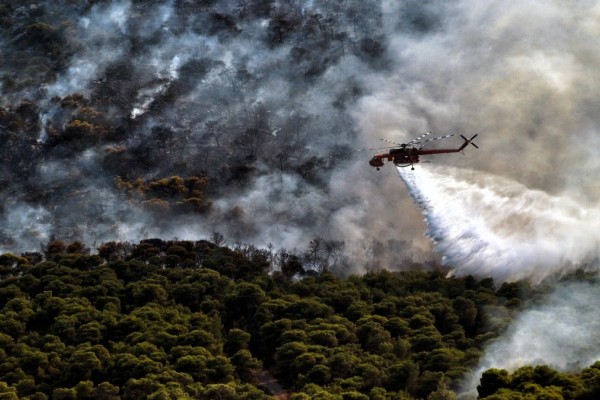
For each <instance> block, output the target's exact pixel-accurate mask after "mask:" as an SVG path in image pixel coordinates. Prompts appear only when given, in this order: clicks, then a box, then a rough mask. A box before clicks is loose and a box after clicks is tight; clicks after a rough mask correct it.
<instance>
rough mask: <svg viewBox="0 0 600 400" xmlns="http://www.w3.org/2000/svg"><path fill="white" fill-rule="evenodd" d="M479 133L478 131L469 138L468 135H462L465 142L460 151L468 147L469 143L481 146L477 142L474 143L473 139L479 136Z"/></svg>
mask: <svg viewBox="0 0 600 400" xmlns="http://www.w3.org/2000/svg"><path fill="white" fill-rule="evenodd" d="M477 135H479V134H478V133H476V134H475V135H474V136H473V137H472V138H471V139H467V138H466V137H464V136H463V135H460V137H461V138H463V139H464V140H465V142H464V143H463V144H462V146H460V148H459V151H462V150H463V149H464V148H465V147H467V146H468V145H469V144H471V145H472V146H474V147H475V148H476V149H478V148H479V146H477V145H476V144H475V143H473V139H475V138H476V137H477Z"/></svg>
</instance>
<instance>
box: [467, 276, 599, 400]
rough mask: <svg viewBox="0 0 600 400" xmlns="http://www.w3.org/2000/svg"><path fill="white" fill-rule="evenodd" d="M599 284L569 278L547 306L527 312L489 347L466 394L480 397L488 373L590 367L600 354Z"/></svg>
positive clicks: (566, 369)
mask: <svg viewBox="0 0 600 400" xmlns="http://www.w3.org/2000/svg"><path fill="white" fill-rule="evenodd" d="M597 293H598V283H597V282H596V283H589V282H569V283H566V284H563V285H561V286H559V287H557V288H556V289H555V290H554V291H553V292H552V293H550V294H549V295H548V296H546V298H544V299H543V303H542V304H541V305H537V306H533V307H530V308H529V309H527V310H525V311H524V312H522V313H521V314H520V315H519V316H518V317H517V318H516V319H515V320H514V321H513V323H512V324H511V326H510V327H509V329H508V330H507V332H505V334H504V335H503V336H502V337H501V338H499V339H497V340H495V341H494V342H493V343H492V344H491V345H489V346H488V347H487V348H486V352H485V355H484V357H483V358H482V359H481V360H480V361H479V365H478V366H477V368H475V370H474V371H473V372H472V373H471V375H470V376H469V377H467V379H466V380H465V383H464V385H463V393H464V397H463V398H470V397H472V398H476V395H477V393H476V388H477V385H478V384H479V378H480V376H481V374H482V372H483V371H485V370H487V369H490V368H502V369H506V370H508V371H511V372H512V371H514V370H516V369H517V368H519V367H522V366H526V365H548V366H550V367H552V368H554V369H557V370H559V371H574V370H578V369H581V368H585V367H588V366H589V365H591V364H593V363H594V362H596V361H597V360H598V359H599V358H600V333H599V332H600V316H599V315H598V306H599V305H600V304H599V301H598V296H597Z"/></svg>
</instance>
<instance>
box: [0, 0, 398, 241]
mask: <svg viewBox="0 0 600 400" xmlns="http://www.w3.org/2000/svg"><path fill="white" fill-rule="evenodd" d="M378 10H379V7H378V6H377V4H376V3H373V4H370V3H369V2H356V3H353V2H341V3H336V4H333V3H330V2H315V3H314V4H312V5H311V6H310V7H306V6H305V5H303V4H301V2H296V1H258V2H256V1H252V2H251V1H244V0H241V1H237V2H220V1H213V2H194V1H176V2H173V4H170V3H168V2H167V3H163V2H150V1H134V2H122V3H119V2H106V1H88V2H84V3H77V2H75V3H74V2H60V3H56V4H55V3H44V2H34V3H23V2H20V1H11V0H9V1H7V2H4V3H3V4H2V5H1V6H0V33H1V35H2V37H3V38H4V39H3V41H2V44H1V45H2V50H3V62H2V67H1V68H0V88H1V90H2V100H1V102H0V160H1V163H2V182H3V185H2V187H1V188H0V195H2V196H3V197H6V196H12V202H13V203H15V204H19V205H21V206H22V207H23V208H26V209H32V208H33V209H39V208H43V209H46V210H50V211H49V214H51V215H49V216H47V217H46V220H44V222H47V224H44V225H46V228H47V229H49V230H50V231H51V232H50V234H52V235H56V236H58V237H61V238H63V239H65V240H76V239H82V237H83V236H85V235H83V234H82V232H83V231H85V230H86V229H87V228H86V226H89V225H90V224H96V225H98V224H107V225H108V224H110V223H111V222H114V221H116V220H119V216H120V214H119V213H116V215H113V216H111V217H108V216H107V213H103V212H98V211H97V208H98V207H95V206H91V203H95V204H98V203H100V206H99V207H102V204H106V203H110V202H121V203H123V202H126V201H127V199H130V198H131V191H132V190H131V185H134V186H135V184H133V183H132V182H142V181H143V182H145V183H144V185H147V186H148V187H150V186H152V183H151V182H160V181H161V180H164V179H174V178H171V177H176V178H177V179H181V180H183V181H184V182H190V181H193V180H195V181H201V182H203V184H202V189H193V188H192V189H190V188H188V192H190V193H187V194H181V196H179V197H180V198H179V199H178V200H177V201H175V200H166V199H164V198H163V197H164V196H162V195H157V196H155V197H150V196H149V194H148V193H147V191H146V190H141V189H140V187H141V186H140V185H141V183H140V184H138V185H137V186H136V190H137V191H138V192H145V194H140V198H139V200H140V201H139V202H140V203H141V204H142V205H143V206H142V207H141V208H139V207H138V208H137V209H141V210H145V209H147V208H148V207H149V208H152V209H156V208H159V209H165V208H167V207H168V208H169V213H171V214H172V213H178V212H179V211H182V212H183V213H184V214H185V213H188V212H190V211H194V212H197V213H199V214H204V215H207V214H210V212H211V207H210V204H211V201H213V200H214V199H217V198H220V197H222V196H232V195H234V194H235V193H236V191H240V190H242V189H244V188H247V187H249V186H251V185H252V184H253V183H255V182H256V179H257V178H259V177H260V176H264V175H272V174H275V175H276V174H279V175H280V176H283V175H286V176H292V177H295V178H294V179H299V182H300V184H307V185H311V186H312V187H314V188H315V190H327V186H328V184H329V178H328V176H329V174H330V173H331V171H333V170H334V169H335V168H337V167H339V166H343V165H345V162H347V160H348V158H349V155H348V150H349V149H350V146H349V145H348V144H350V143H352V142H353V140H354V136H355V131H354V128H353V126H352V123H351V118H350V116H349V114H348V113H347V110H348V107H351V106H352V105H353V103H354V101H355V100H356V99H357V97H358V94H359V93H363V92H364V88H362V87H361V85H360V83H359V80H358V79H355V77H353V76H352V74H350V75H348V76H344V77H342V78H341V79H338V78H336V77H335V76H329V75H328V74H327V73H328V71H331V70H332V69H333V68H339V67H340V66H343V65H344V64H345V63H348V62H359V63H365V64H367V65H370V67H369V68H374V69H382V68H385V65H386V57H385V47H386V44H385V41H384V40H383V38H382V36H381V34H380V25H381V15H380V11H378ZM161 13H163V14H161ZM248 48H254V49H255V51H256V54H253V53H251V52H249V51H248V50H247V49H248ZM90 187H94V188H99V189H101V190H100V191H97V194H100V193H102V194H107V193H109V195H106V196H105V197H103V198H96V199H94V200H93V201H89V202H88V201H84V202H83V203H81V202H77V201H74V199H73V197H72V196H73V193H82V192H85V191H86V190H88V189H89V188H90ZM138 189H139V190H138ZM200 191H201V192H202V193H201V195H199V192H200ZM191 192H195V194H194V193H191ZM167 197H168V196H167ZM167 203H168V204H167ZM182 203H185V204H182ZM131 204H133V205H134V206H135V207H137V206H138V205H139V204H138V203H135V202H134V203H130V205H131ZM155 206H156V207H155ZM73 210H77V211H76V214H78V216H79V218H74V217H73ZM98 214H100V215H102V216H103V217H101V218H99V216H98ZM3 217H4V218H5V219H9V218H10V216H9V215H8V214H4V215H3ZM82 220H83V221H86V222H85V224H81V221H82ZM161 223H162V222H160V221H156V224H157V225H159V226H160V225H161ZM229 223H230V224H231V225H232V226H235V224H236V221H233V220H232V221H230V222H229ZM59 226H63V227H64V228H58V227H59ZM42 230H44V229H40V228H39V227H35V228H32V229H30V230H29V231H27V232H23V233H24V237H27V238H28V240H29V241H30V243H35V241H36V240H37V241H38V243H39V239H36V236H37V237H40V238H42V239H43V238H47V237H49V236H48V234H47V233H42V232H41V231H42ZM86 235H87V236H86V238H88V239H89V237H93V236H94V232H91V231H90V232H87V233H86ZM2 236H4V238H3V239H2V241H3V242H4V243H5V244H7V245H8V246H10V245H13V244H14V243H13V242H11V240H10V238H9V236H10V234H9V233H8V232H4V231H3V232H2Z"/></svg>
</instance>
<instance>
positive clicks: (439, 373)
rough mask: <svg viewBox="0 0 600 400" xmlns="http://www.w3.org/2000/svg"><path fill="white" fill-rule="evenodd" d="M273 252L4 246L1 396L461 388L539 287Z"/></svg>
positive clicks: (525, 380) (510, 382) (347, 395)
mask: <svg viewBox="0 0 600 400" xmlns="http://www.w3.org/2000/svg"><path fill="white" fill-rule="evenodd" d="M273 256H274V254H271V253H269V252H268V251H265V250H258V249H255V248H252V247H244V248H237V249H231V248H228V247H222V246H217V245H215V244H214V243H212V242H208V241H198V242H190V241H162V240H159V239H150V240H144V241H142V242H140V243H138V244H129V243H115V242H112V243H106V244H103V245H101V246H99V252H98V254H97V255H96V254H94V255H92V254H89V251H87V250H86V249H85V247H83V246H81V244H80V243H71V244H70V245H66V244H65V243H63V242H59V241H55V242H50V243H48V244H47V246H46V247H45V253H44V254H41V253H27V254H24V255H23V256H15V255H11V254H4V255H2V256H0V265H2V269H1V281H0V304H1V305H2V311H1V314H0V320H1V321H2V322H1V324H0V332H1V333H0V340H1V342H2V347H1V348H2V350H1V351H0V393H2V396H3V397H2V398H5V399H16V398H29V399H46V398H52V399H76V398H77V399H88V398H90V399H92V398H93V399H117V398H123V399H136V398H141V397H145V396H148V398H155V399H159V398H160V399H162V398H178V399H181V398H202V399H268V398H271V397H270V395H268V394H267V392H266V388H265V386H264V385H261V384H260V382H258V381H257V377H259V376H261V374H262V375H263V376H264V374H267V375H268V374H269V373H270V374H271V375H272V376H273V377H275V379H276V380H277V381H278V382H279V385H281V387H283V388H284V390H285V393H288V394H289V396H290V397H289V398H290V399H315V398H319V399H368V398H371V399H400V398H402V399H411V398H415V399H417V398H429V399H448V398H454V394H453V393H454V392H453V391H459V389H460V383H461V379H462V378H464V376H465V374H466V373H467V372H469V370H470V369H471V368H473V367H474V366H475V365H476V363H477V361H478V358H479V357H480V355H481V354H482V348H483V346H484V345H485V344H486V343H488V342H489V341H490V340H492V339H493V338H495V337H497V336H498V334H499V333H501V332H502V331H503V330H504V329H505V328H506V326H507V324H508V323H509V322H510V321H511V318H512V317H513V316H515V315H516V314H518V312H519V310H520V309H521V308H522V305H523V303H524V301H526V298H529V297H530V296H532V295H533V294H534V293H536V292H537V293H538V294H540V293H541V292H540V290H541V289H538V290H537V291H532V289H531V288H530V287H528V285H527V284H524V283H514V284H503V285H502V286H501V287H500V288H499V289H497V290H496V289H495V288H494V284H493V281H492V280H491V279H485V280H480V281H478V280H475V279H473V278H472V277H464V278H445V277H444V275H443V274H442V273H441V272H439V271H435V270H434V271H423V270H420V271H419V270H413V271H410V272H404V273H392V272H387V271H379V272H371V273H367V274H365V275H364V276H351V277H348V278H339V277H336V276H334V275H332V274H330V273H327V272H323V273H320V274H316V275H315V274H312V275H306V274H305V276H304V277H302V278H301V279H298V275H296V277H292V275H294V274H296V272H290V271H291V270H292V269H290V268H289V265H288V267H285V265H286V262H289V261H290V260H284V263H283V265H277V263H278V262H280V261H281V259H280V261H277V260H275V259H274V258H273ZM288 264H289V263H288ZM282 267H283V268H282ZM273 268H275V269H276V270H274V269H273ZM261 371H263V372H261ZM266 371H269V372H266ZM263 373H264V374H263ZM598 374H600V370H599V369H596V368H595V367H592V368H590V369H587V370H584V371H583V372H582V373H581V374H580V375H577V376H574V375H569V374H559V373H557V372H555V371H552V370H550V369H549V368H547V367H544V368H543V369H540V368H535V369H534V368H533V367H526V368H522V369H520V370H518V371H517V372H515V373H514V374H513V375H512V376H508V375H507V374H506V373H505V372H502V371H494V370H490V371H488V372H486V373H485V374H484V376H483V381H482V382H483V384H482V385H483V388H482V389H480V390H481V394H482V395H492V394H494V393H495V392H496V391H497V390H498V389H500V388H504V389H500V391H499V392H498V393H506V392H507V391H510V390H516V391H519V392H522V393H538V394H539V393H542V392H543V393H546V392H547V393H549V396H550V395H554V396H555V395H557V393H562V394H563V395H565V398H578V399H586V398H593V397H590V396H591V394H593V393H597V392H596V391H597V390H600V383H595V382H596V381H595V379H596V378H595V377H597V376H600V375H598ZM598 382H600V381H598ZM511 393H512V392H511ZM590 393H591V394H590ZM499 396H500V395H497V396H496V397H493V396H492V397H489V398H490V399H501V398H520V397H510V396H508V395H506V396H505V395H502V396H505V397H502V396H500V397H499ZM511 396H512V395H511ZM586 396H587V397H586ZM548 398H555V397H548Z"/></svg>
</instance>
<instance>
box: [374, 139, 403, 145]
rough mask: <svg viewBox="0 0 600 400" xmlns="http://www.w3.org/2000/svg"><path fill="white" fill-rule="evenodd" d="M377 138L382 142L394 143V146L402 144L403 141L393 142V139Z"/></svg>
mask: <svg viewBox="0 0 600 400" xmlns="http://www.w3.org/2000/svg"><path fill="white" fill-rule="evenodd" d="M379 140H381V141H382V142H386V143H389V144H393V145H396V146H402V145H403V144H404V143H398V142H394V141H393V140H389V139H383V138H381V139H379Z"/></svg>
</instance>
